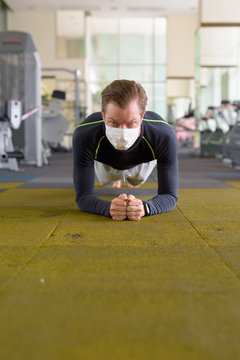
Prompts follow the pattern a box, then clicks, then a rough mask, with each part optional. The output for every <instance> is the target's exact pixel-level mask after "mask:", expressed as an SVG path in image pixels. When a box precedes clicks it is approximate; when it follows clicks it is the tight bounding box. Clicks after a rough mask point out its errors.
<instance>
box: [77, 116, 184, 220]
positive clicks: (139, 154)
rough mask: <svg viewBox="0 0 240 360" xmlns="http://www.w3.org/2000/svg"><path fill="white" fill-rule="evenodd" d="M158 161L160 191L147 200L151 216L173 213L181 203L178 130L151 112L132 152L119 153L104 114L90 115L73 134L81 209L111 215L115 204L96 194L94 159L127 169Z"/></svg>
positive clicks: (78, 198) (130, 149)
mask: <svg viewBox="0 0 240 360" xmlns="http://www.w3.org/2000/svg"><path fill="white" fill-rule="evenodd" d="M155 159H156V160H157V173H158V192H157V195H156V196H155V197H153V198H152V199H149V200H148V201H147V204H148V207H149V210H150V215H155V214H159V213H163V212H167V211H170V210H172V209H173V208H174V207H175V205H176V203H177V196H178V158H177V140H176V135H175V132H174V130H173V129H172V127H171V126H170V125H169V124H168V123H167V122H165V121H164V120H163V119H162V118H161V116H159V115H158V114H156V113H154V112H151V111H147V112H146V114H145V116H144V119H143V121H142V124H141V135H140V137H139V138H138V139H137V141H136V142H135V144H134V145H133V146H132V147H130V148H129V149H128V150H117V149H115V148H114V147H113V145H112V144H111V143H110V142H109V141H108V139H107V137H106V135H105V123H104V121H103V119H102V115H101V113H100V112H97V113H94V114H92V115H90V116H89V117H87V119H86V120H85V121H84V122H83V123H81V124H80V125H79V126H77V128H76V129H75V131H74V135H73V181H74V187H75V194H76V202H77V205H78V207H79V209H80V210H82V211H85V212H89V213H93V214H99V215H104V216H110V214H109V211H110V205H111V201H106V200H102V199H100V198H99V197H97V196H96V195H94V179H95V176H94V160H96V161H99V162H101V163H104V164H107V165H110V166H111V167H113V168H115V169H119V170H125V169H130V168H132V167H134V166H136V165H139V164H141V163H146V162H149V161H151V160H155Z"/></svg>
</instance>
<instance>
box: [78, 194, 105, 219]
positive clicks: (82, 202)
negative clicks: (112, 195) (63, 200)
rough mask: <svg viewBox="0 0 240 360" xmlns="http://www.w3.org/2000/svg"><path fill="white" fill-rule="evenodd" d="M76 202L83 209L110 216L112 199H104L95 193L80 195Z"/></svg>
mask: <svg viewBox="0 0 240 360" xmlns="http://www.w3.org/2000/svg"><path fill="white" fill-rule="evenodd" d="M76 202H77V206H78V207H79V209H80V210H81V211H84V212H88V213H91V214H98V215H103V216H107V217H110V206H111V201H107V200H102V199H100V198H98V197H97V196H95V195H91V194H84V195H80V196H79V197H78V198H77V199H76Z"/></svg>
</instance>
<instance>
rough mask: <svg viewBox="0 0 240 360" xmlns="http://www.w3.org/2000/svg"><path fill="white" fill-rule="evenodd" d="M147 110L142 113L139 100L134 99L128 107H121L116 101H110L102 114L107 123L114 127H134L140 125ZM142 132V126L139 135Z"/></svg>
mask: <svg viewBox="0 0 240 360" xmlns="http://www.w3.org/2000/svg"><path fill="white" fill-rule="evenodd" d="M144 114H145V112H144V113H143V114H140V109H139V106H138V103H137V101H133V102H131V103H130V104H129V106H128V107H127V108H126V109H122V108H120V107H119V106H118V105H117V104H115V103H111V102H110V103H109V104H108V105H107V107H106V111H105V113H103V111H102V116H103V120H104V122H105V124H106V125H107V126H110V127H114V128H122V129H132V128H137V127H140V125H141V123H142V119H143V116H144ZM140 132H141V127H140V131H139V135H140Z"/></svg>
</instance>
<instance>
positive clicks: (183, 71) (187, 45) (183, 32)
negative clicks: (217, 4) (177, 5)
mask: <svg viewBox="0 0 240 360" xmlns="http://www.w3.org/2000/svg"><path fill="white" fill-rule="evenodd" d="M197 26H198V15H197V14H194V15H170V16H168V18H167V77H171V78H174V77H175V78H178V77H181V78H189V77H194V72H195V69H194V66H195V65H194V64H195V33H196V30H197Z"/></svg>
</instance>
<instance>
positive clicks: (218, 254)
mask: <svg viewBox="0 0 240 360" xmlns="http://www.w3.org/2000/svg"><path fill="white" fill-rule="evenodd" d="M177 209H178V210H179V212H180V213H181V215H182V216H183V217H184V219H185V220H186V221H187V222H188V223H189V224H190V225H191V226H192V228H193V229H194V231H195V232H196V233H197V234H198V236H199V237H200V238H201V239H202V241H204V243H205V244H207V245H208V247H209V248H211V249H212V250H213V251H214V253H215V254H216V255H217V256H218V258H219V259H220V260H221V262H222V263H223V264H224V265H225V266H226V267H227V269H228V270H230V271H231V272H232V273H233V274H234V276H235V278H237V280H238V281H239V283H240V276H239V275H238V274H237V273H236V271H235V270H234V269H233V268H232V267H231V266H230V265H229V264H228V263H227V262H226V260H225V259H224V257H223V256H222V255H221V253H220V252H218V251H217V250H216V248H215V247H214V246H212V245H210V244H209V242H208V241H207V239H206V238H205V237H204V236H203V235H202V234H201V233H200V231H199V230H198V229H197V228H196V226H195V225H194V224H193V223H192V222H191V220H190V219H188V218H187V216H186V215H185V214H184V213H183V211H182V210H181V209H180V207H179V206H177Z"/></svg>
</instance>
